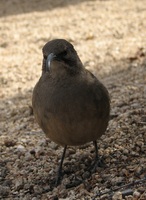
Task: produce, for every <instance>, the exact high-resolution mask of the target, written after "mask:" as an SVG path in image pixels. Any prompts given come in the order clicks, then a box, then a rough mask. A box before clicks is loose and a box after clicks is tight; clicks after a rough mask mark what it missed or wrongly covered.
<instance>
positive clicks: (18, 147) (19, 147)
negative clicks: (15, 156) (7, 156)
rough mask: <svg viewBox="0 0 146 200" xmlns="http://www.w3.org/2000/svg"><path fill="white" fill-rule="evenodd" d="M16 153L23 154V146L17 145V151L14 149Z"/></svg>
mask: <svg viewBox="0 0 146 200" xmlns="http://www.w3.org/2000/svg"><path fill="white" fill-rule="evenodd" d="M16 150H17V151H18V152H21V153H23V152H25V147H24V146H23V145H21V144H20V145H18V146H17V149H16Z"/></svg>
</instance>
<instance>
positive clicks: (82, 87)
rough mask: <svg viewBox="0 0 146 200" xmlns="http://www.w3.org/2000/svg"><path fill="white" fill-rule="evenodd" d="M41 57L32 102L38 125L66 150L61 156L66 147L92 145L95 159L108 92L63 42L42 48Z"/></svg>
mask: <svg viewBox="0 0 146 200" xmlns="http://www.w3.org/2000/svg"><path fill="white" fill-rule="evenodd" d="M43 57H44V58H43V65H42V76H41V77H40V79H39V81H38V83H37V84H36V86H35V88H34V91H33V98H32V105H33V111H34V115H35V118H36V120H37V122H38V124H39V125H40V127H41V128H42V130H43V131H44V132H45V134H46V136H47V137H49V138H50V139H51V140H52V141H54V142H56V143H57V144H60V145H62V146H64V147H65V149H64V155H65V151H66V147H67V145H74V146H75V145H83V144H85V143H87V142H91V141H93V142H94V144H95V149H96V156H97V146H96V140H97V139H98V138H99V137H100V136H101V135H102V134H104V132H105V131H106V128H107V125H108V121H109V113H110V99H109V94H108V91H107V89H106V88H105V87H104V85H103V84H102V83H101V82H99V80H97V78H96V77H95V76H94V75H93V74H92V73H91V72H89V71H88V70H86V69H85V68H84V66H83V64H82V62H81V60H80V59H79V57H78V55H77V53H76V51H75V49H74V47H73V45H72V44H70V43H69V42H67V41H66V40H63V39H56V40H52V41H50V42H48V43H47V44H45V46H44V47H43ZM63 159H64V156H63V157H62V161H61V164H60V168H59V173H60V172H61V168H62V163H63ZM58 176H59V174H58ZM58 180H59V178H58V179H57V182H58Z"/></svg>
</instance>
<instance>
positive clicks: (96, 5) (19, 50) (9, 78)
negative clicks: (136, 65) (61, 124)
mask: <svg viewBox="0 0 146 200" xmlns="http://www.w3.org/2000/svg"><path fill="white" fill-rule="evenodd" d="M54 38H64V39H66V40H69V41H70V42H71V43H73V45H74V46H75V49H76V50H77V52H78V54H79V56H80V58H81V60H82V62H83V63H84V64H85V66H86V67H87V68H89V69H91V70H92V71H93V73H95V74H97V75H103V74H108V73H111V72H112V71H113V70H115V68H116V70H119V69H117V62H121V61H122V60H125V59H128V58H133V59H136V58H135V56H136V55H137V53H138V52H140V53H143V51H145V47H146V4H145V0H140V1H136V0H129V1H126V0H123V1H115V0H54V1H51V0H42V1H39V0H31V1H26V0H21V1H20V0H7V1H5V0H1V1H0V61H1V65H0V70H1V72H2V77H1V84H2V87H3V91H2V92H1V94H0V96H2V97H3V95H4V96H5V93H6V95H7V96H8V95H11V94H14V93H15V92H17V91H18V90H24V89H28V87H29V88H31V87H33V85H34V83H35V82H36V81H37V79H38V77H39V76H40V73H41V61H42V52H41V49H42V47H43V45H44V44H45V43H46V42H47V41H49V40H51V39H54ZM125 65H126V64H125V63H124V64H123V63H122V65H121V66H119V68H125Z"/></svg>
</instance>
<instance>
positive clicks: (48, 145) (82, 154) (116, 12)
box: [0, 0, 146, 200]
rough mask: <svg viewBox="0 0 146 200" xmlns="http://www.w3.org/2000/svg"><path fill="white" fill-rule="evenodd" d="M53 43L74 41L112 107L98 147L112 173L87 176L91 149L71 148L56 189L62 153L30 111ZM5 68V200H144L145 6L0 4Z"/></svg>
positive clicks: (10, 0)
mask: <svg viewBox="0 0 146 200" xmlns="http://www.w3.org/2000/svg"><path fill="white" fill-rule="evenodd" d="M54 38H64V39H67V40H69V41H70V42H72V44H73V45H74V46H75V49H76V50H77V52H78V54H79V56H80V58H81V60H82V61H83V63H84V65H85V66H86V67H87V68H88V69H89V70H91V71H92V72H93V73H94V74H95V75H96V76H97V77H98V78H99V79H101V80H102V81H103V82H104V84H105V85H106V86H107V88H108V90H109V93H110V96H111V105H112V110H111V120H110V123H109V128H108V130H107V132H106V134H105V136H103V137H102V138H101V139H100V140H99V141H98V146H99V153H100V155H101V156H104V162H105V164H106V166H105V167H104V168H97V171H96V173H94V174H92V176H89V175H90V173H89V171H87V169H88V167H89V165H90V163H91V161H92V158H93V157H94V151H93V146H92V144H88V145H87V146H86V148H85V147H80V148H73V147H70V148H69V149H68V152H67V157H66V160H65V163H64V170H65V175H64V179H63V181H62V183H61V185H59V186H58V187H57V188H54V186H53V184H54V180H55V175H56V170H57V166H58V162H59V160H60V156H61V153H62V147H60V146H58V145H56V144H54V143H53V142H51V141H50V140H49V139H46V137H45V135H44V134H43V133H42V131H41V130H40V128H39V127H38V125H37V124H36V122H35V120H34V117H33V115H32V112H31V111H32V110H31V95H32V90H33V87H34V85H35V83H36V82H37V80H38V78H39V76H40V74H41V61H42V53H41V49H42V47H43V45H44V44H45V43H46V42H47V41H48V40H51V39H54ZM0 61H1V62H0V63H1V64H0V110H1V111H0V112H1V115H0V198H1V199H8V200H9V199H16V200H18V199H24V200H25V199H26V200H29V199H30V200H39V199H41V200H46V199H71V200H72V199H115V200H116V199H135V200H136V199H141V200H142V199H143V200H144V199H146V189H145V188H146V101H145V99H146V2H145V0H139V1H137V0H128V1H127V0H122V1H118V0H117V1H116V0H96V1H95V0H90V1H89V0H88V1H87V0H70V1H69V0H64V1H63V0H60V1H59V0H54V1H51V0H43V1H38V0H31V1H25V0H21V1H19V0H7V1H5V0H1V1H0ZM83 179H84V182H83V183H81V182H80V180H83ZM135 181H137V182H135ZM132 183H133V184H132ZM126 184H129V185H128V186H125V185H126ZM130 184H131V185H130Z"/></svg>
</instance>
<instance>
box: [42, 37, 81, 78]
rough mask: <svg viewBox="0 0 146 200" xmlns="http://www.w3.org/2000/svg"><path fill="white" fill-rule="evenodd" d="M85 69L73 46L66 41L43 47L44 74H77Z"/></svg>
mask: <svg viewBox="0 0 146 200" xmlns="http://www.w3.org/2000/svg"><path fill="white" fill-rule="evenodd" d="M82 67H83V65H82V62H81V60H80V59H79V57H78V55H77V52H76V51H75V49H74V47H73V45H72V44H71V43H69V42H68V41H66V40H64V39H55V40H52V41H49V42H47V43H46V44H45V45H44V47H43V66H42V70H43V73H46V72H49V73H50V74H54V75H61V74H62V73H63V74H64V73H69V74H76V73H78V72H79V71H80V69H81V68H82Z"/></svg>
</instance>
